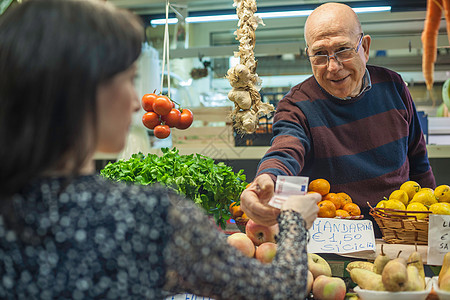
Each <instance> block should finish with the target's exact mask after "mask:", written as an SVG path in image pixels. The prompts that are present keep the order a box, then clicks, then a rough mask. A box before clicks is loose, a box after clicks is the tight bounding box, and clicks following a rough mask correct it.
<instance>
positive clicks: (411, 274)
mask: <svg viewBox="0 0 450 300" xmlns="http://www.w3.org/2000/svg"><path fill="white" fill-rule="evenodd" d="M406 273H407V274H408V281H407V282H406V288H405V291H423V290H424V289H425V281H424V280H423V279H422V277H421V275H420V273H419V270H418V269H417V267H416V266H414V265H411V264H410V265H408V266H407V267H406Z"/></svg>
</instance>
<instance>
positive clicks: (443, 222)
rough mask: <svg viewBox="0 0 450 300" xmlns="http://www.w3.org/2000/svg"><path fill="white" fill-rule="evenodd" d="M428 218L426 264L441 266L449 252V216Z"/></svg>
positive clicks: (431, 215)
mask: <svg viewBox="0 0 450 300" xmlns="http://www.w3.org/2000/svg"><path fill="white" fill-rule="evenodd" d="M429 218H430V219H429V220H430V222H429V223H428V253H427V264H429V265H433V266H441V265H442V262H443V260H444V255H445V254H446V253H447V252H449V251H450V215H434V214H430V217H429Z"/></svg>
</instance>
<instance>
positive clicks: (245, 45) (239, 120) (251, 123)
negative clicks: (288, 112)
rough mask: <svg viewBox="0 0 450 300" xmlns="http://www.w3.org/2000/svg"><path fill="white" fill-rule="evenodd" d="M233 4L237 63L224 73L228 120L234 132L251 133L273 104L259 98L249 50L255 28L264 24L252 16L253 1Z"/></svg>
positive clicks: (254, 8)
mask: <svg viewBox="0 0 450 300" xmlns="http://www.w3.org/2000/svg"><path fill="white" fill-rule="evenodd" d="M234 6H235V7H236V14H237V16H238V18H239V22H238V27H239V28H238V29H237V30H236V31H235V33H234V34H235V35H236V40H238V41H239V51H238V52H235V54H234V56H236V57H239V58H240V62H239V64H237V65H236V66H234V67H232V68H230V69H229V70H228V72H227V79H228V81H229V82H230V85H231V87H232V90H231V91H230V92H229V93H228V98H229V99H230V100H231V101H233V103H234V110H233V111H232V112H231V120H232V121H233V127H234V128H235V129H236V131H237V132H238V133H242V134H243V133H253V132H255V130H256V128H257V126H258V124H259V118H260V117H263V116H265V115H267V114H269V113H271V112H272V111H274V107H273V105H271V104H268V103H264V102H262V101H261V95H260V94H259V90H260V89H261V79H260V78H259V76H258V74H257V73H256V66H257V61H256V60H255V55H254V52H253V50H254V47H255V30H256V28H257V27H258V25H259V24H264V23H263V22H262V20H261V18H259V17H258V16H256V15H254V13H255V12H256V10H257V7H256V0H234Z"/></svg>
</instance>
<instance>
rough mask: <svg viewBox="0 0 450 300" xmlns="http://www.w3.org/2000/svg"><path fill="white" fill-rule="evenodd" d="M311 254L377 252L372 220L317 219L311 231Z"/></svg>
mask: <svg viewBox="0 0 450 300" xmlns="http://www.w3.org/2000/svg"><path fill="white" fill-rule="evenodd" d="M309 236H310V239H309V242H308V252H310V253H335V254H340V253H342V254H344V253H356V252H358V253H362V252H365V253H367V254H373V253H375V251H376V245H375V235H374V233H373V224H372V222H371V221H370V220H346V219H333V218H317V219H316V220H315V221H314V223H313V225H312V227H311V228H310V229H309Z"/></svg>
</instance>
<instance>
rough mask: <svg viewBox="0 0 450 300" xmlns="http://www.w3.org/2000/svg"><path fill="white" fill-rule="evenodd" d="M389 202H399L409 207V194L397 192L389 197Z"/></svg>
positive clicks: (402, 191) (401, 191)
mask: <svg viewBox="0 0 450 300" xmlns="http://www.w3.org/2000/svg"><path fill="white" fill-rule="evenodd" d="M389 200H399V201H400V202H402V203H403V204H405V206H406V205H408V201H409V198H408V194H407V193H406V192H405V191H404V190H395V191H393V192H392V193H391V194H390V195H389Z"/></svg>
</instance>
